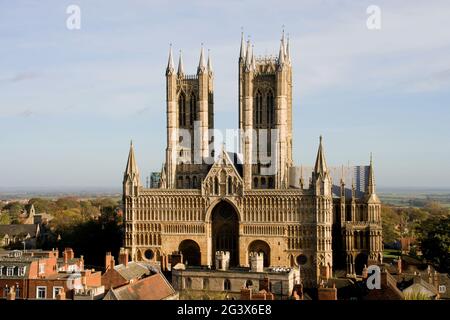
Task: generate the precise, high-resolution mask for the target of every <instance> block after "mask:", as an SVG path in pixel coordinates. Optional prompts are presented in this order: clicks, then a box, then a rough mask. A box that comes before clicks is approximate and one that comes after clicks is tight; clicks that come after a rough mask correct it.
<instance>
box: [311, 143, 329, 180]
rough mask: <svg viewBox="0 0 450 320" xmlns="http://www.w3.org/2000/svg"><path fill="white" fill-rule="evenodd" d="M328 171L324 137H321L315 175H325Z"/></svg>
mask: <svg viewBox="0 0 450 320" xmlns="http://www.w3.org/2000/svg"><path fill="white" fill-rule="evenodd" d="M327 171H328V168H327V163H326V161H325V154H324V150H323V146H322V136H320V142H319V150H318V151H317V158H316V164H315V166H314V173H315V175H316V176H319V175H322V176H323V175H325V174H326V173H327Z"/></svg>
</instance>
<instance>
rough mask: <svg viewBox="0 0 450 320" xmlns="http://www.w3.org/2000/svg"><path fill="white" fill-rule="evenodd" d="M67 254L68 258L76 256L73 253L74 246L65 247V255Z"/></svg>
mask: <svg viewBox="0 0 450 320" xmlns="http://www.w3.org/2000/svg"><path fill="white" fill-rule="evenodd" d="M66 256H67V259H68V260H70V259H73V258H75V255H74V253H73V250H72V248H65V249H64V257H66Z"/></svg>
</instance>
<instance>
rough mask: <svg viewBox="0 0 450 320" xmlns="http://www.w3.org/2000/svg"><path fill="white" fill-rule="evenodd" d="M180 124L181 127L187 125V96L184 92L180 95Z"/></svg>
mask: <svg viewBox="0 0 450 320" xmlns="http://www.w3.org/2000/svg"><path fill="white" fill-rule="evenodd" d="M178 123H179V125H180V127H184V126H185V125H186V96H185V95H184V93H183V92H181V93H180V97H179V98H178Z"/></svg>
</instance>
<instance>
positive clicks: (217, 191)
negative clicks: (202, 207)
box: [214, 177, 219, 194]
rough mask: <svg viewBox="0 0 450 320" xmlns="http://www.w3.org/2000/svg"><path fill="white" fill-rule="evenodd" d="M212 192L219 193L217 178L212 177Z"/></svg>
mask: <svg viewBox="0 0 450 320" xmlns="http://www.w3.org/2000/svg"><path fill="white" fill-rule="evenodd" d="M214 194H219V179H218V178H217V177H215V178H214Z"/></svg>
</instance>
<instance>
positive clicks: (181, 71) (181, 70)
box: [177, 50, 184, 76]
mask: <svg viewBox="0 0 450 320" xmlns="http://www.w3.org/2000/svg"><path fill="white" fill-rule="evenodd" d="M177 74H178V75H179V76H182V75H184V66H183V54H182V53H181V50H180V58H179V60H178V72H177Z"/></svg>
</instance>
